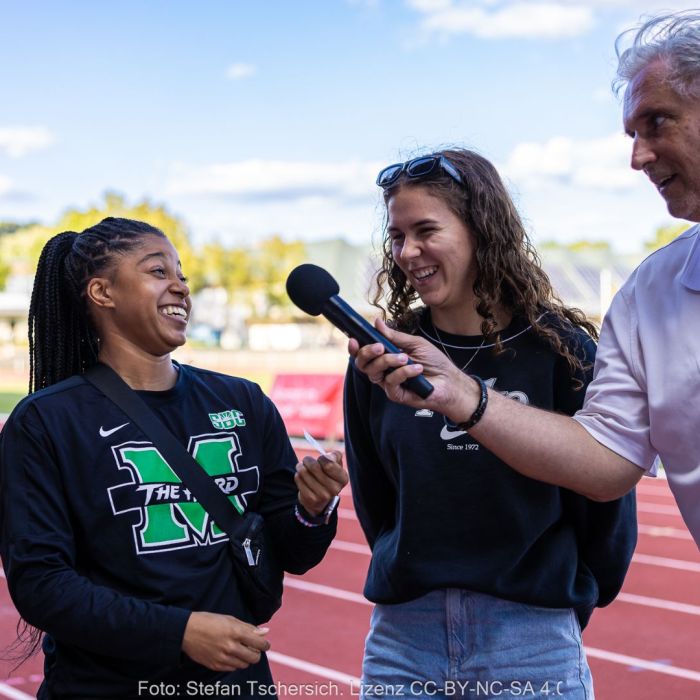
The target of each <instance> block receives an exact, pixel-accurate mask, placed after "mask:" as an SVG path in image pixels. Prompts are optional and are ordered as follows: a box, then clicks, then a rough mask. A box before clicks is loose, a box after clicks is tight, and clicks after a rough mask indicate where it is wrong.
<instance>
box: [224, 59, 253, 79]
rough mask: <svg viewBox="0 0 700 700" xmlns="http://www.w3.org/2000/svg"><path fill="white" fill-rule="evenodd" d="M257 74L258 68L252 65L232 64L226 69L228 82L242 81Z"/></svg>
mask: <svg viewBox="0 0 700 700" xmlns="http://www.w3.org/2000/svg"><path fill="white" fill-rule="evenodd" d="M257 72H258V67H257V66H254V65H253V64H252V63H232V64H231V65H230V66H229V67H228V68H227V69H226V77H227V78H228V79H229V80H242V79H243V78H250V77H251V76H252V75H255V74H256V73H257Z"/></svg>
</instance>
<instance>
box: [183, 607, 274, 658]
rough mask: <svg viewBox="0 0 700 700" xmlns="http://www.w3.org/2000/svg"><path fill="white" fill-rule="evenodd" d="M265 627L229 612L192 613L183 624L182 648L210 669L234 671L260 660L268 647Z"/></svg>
mask: <svg viewBox="0 0 700 700" xmlns="http://www.w3.org/2000/svg"><path fill="white" fill-rule="evenodd" d="M268 631H269V630H268V629H267V628H266V627H255V626H254V625H249V624H248V623H247V622H243V621H242V620H239V619H238V618H235V617H233V616H231V615H220V614H218V613H211V612H193V613H192V614H191V615H190V617H189V619H188V621H187V626H186V627H185V635H184V637H183V639H182V651H184V652H185V654H187V656H189V657H190V658H191V659H192V660H193V661H196V662H197V663H198V664H201V665H202V666H206V667H207V668H209V669H211V670H212V671H235V670H237V669H241V668H247V667H248V666H250V665H251V664H256V663H258V661H260V657H261V655H262V652H264V651H267V650H268V649H269V648H270V642H268V641H267V639H265V635H266V634H267V633H268Z"/></svg>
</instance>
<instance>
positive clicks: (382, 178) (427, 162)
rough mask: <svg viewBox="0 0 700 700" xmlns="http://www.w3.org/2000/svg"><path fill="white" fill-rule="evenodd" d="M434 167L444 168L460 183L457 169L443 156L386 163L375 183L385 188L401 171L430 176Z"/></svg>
mask: <svg viewBox="0 0 700 700" xmlns="http://www.w3.org/2000/svg"><path fill="white" fill-rule="evenodd" d="M436 168H440V169H442V170H444V171H445V172H446V173H447V174H448V175H449V176H450V177H451V178H452V179H453V180H454V181H455V182H457V183H458V184H460V185H461V184H462V177H461V175H460V174H459V171H458V170H457V168H455V166H454V165H453V164H452V163H450V161H449V160H447V158H445V156H420V157H419V158H413V160H407V161H406V162H405V163H394V164H393V165H387V166H386V168H383V169H382V170H380V172H379V175H377V184H378V185H379V186H380V187H383V188H384V189H386V188H387V187H391V186H392V185H393V184H394V183H395V182H396V181H397V180H398V179H399V176H400V175H401V173H406V176H407V177H411V178H422V177H428V176H430V175H431V174H432V173H433V172H434V171H435V169H436Z"/></svg>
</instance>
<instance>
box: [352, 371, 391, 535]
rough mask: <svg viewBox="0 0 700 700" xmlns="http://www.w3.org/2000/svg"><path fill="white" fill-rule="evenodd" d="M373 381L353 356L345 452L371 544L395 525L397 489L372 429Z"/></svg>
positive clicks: (360, 516) (358, 510) (359, 513)
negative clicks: (388, 474) (362, 371)
mask: <svg viewBox="0 0 700 700" xmlns="http://www.w3.org/2000/svg"><path fill="white" fill-rule="evenodd" d="M371 392H372V385H371V383H370V381H369V380H368V379H367V377H366V375H364V374H362V373H361V372H360V371H359V370H357V369H355V363H354V362H353V361H352V360H351V361H350V364H349V366H348V370H347V373H346V375H345V391H344V397H343V401H344V408H345V454H346V457H347V460H348V471H349V473H350V485H351V487H352V498H353V503H354V505H355V512H356V513H357V517H358V519H359V521H360V525H361V526H362V529H363V531H364V533H365V537H366V538H367V542H368V543H369V546H370V547H374V543H375V541H376V540H377V537H379V535H380V534H381V533H382V532H383V531H385V530H389V529H391V528H393V526H394V513H395V508H396V492H395V489H394V487H393V485H392V483H391V481H390V480H389V478H388V476H387V473H386V471H385V470H384V468H383V466H382V461H381V457H380V456H379V454H378V453H377V450H376V447H375V444H374V439H373V437H372V431H371V429H370V409H371V400H372V397H371Z"/></svg>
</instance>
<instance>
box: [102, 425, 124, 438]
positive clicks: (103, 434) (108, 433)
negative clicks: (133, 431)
mask: <svg viewBox="0 0 700 700" xmlns="http://www.w3.org/2000/svg"><path fill="white" fill-rule="evenodd" d="M126 425H129V424H128V423H122V424H121V425H118V426H117V427H116V428H112V429H111V430H105V429H104V428H103V427H102V426H100V437H109V436H110V435H111V434H112V433H116V432H117V430H121V429H122V428H123V427H124V426H126Z"/></svg>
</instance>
